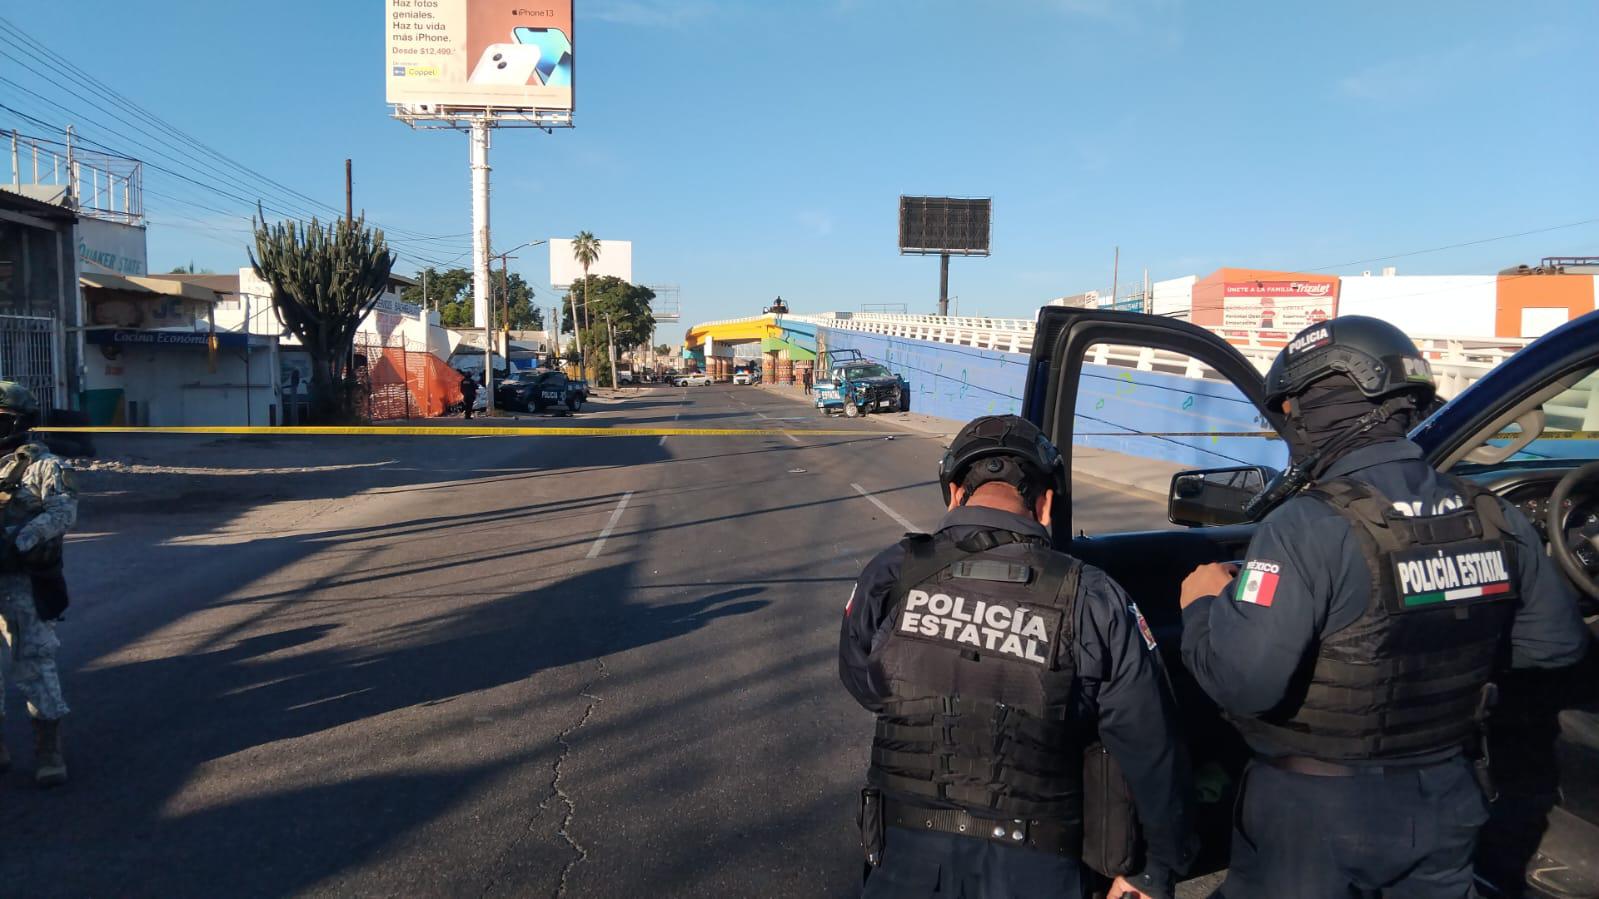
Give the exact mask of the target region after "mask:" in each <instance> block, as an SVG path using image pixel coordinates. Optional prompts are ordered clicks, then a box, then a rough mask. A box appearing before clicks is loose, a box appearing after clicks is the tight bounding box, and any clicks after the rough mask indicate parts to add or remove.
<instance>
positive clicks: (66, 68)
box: [0, 16, 470, 239]
mask: <svg viewBox="0 0 1599 899" xmlns="http://www.w3.org/2000/svg"><path fill="white" fill-rule="evenodd" d="M0 29H4V30H5V31H8V32H10V33H11V38H10V41H9V42H10V43H11V45H12V46H13V47H16V48H17V49H20V50H22V51H23V52H25V53H27V54H28V55H29V56H30V57H32V58H33V59H35V60H37V61H39V62H41V63H43V64H44V65H46V66H47V67H54V68H56V69H57V70H58V71H59V72H60V73H61V74H65V75H66V76H67V77H69V78H72V79H73V80H75V81H77V82H78V83H80V84H82V85H84V86H86V87H88V88H90V89H92V90H94V91H96V92H98V93H101V94H104V95H106V96H110V97H112V98H113V99H116V100H118V101H119V102H121V103H122V105H123V107H124V108H126V109H127V110H128V111H130V112H132V113H134V114H136V115H138V116H139V117H141V118H143V119H145V120H146V121H148V122H149V123H151V124H152V125H154V126H155V127H156V128H158V129H160V132H161V133H162V134H170V135H171V136H172V137H175V138H177V139H178V140H180V141H182V142H183V143H186V144H188V145H190V146H192V147H193V148H194V149H196V150H198V151H200V152H201V153H204V154H205V155H207V156H210V157H212V158H214V159H216V160H218V161H219V162H222V163H224V164H226V165H229V166H232V167H233V168H234V169H237V170H238V171H239V172H241V173H243V174H244V175H246V176H248V177H250V178H252V179H255V180H258V181H260V182H262V183H264V184H268V185H271V186H273V187H276V188H278V189H279V190H282V191H285V192H286V193H288V194H289V195H291V196H294V197H298V198H299V199H300V200H303V201H304V202H306V203H309V204H311V205H312V206H318V207H321V208H322V209H325V210H327V211H328V212H329V213H330V214H332V215H335V216H342V215H343V211H342V210H340V209H338V208H337V207H335V206H332V205H330V204H328V203H325V202H323V201H321V200H317V199H315V198H314V197H310V196H308V195H306V194H304V193H302V192H300V191H298V190H295V189H294V188H292V187H289V186H287V185H285V184H283V183H282V182H279V181H277V180H275V179H273V178H271V177H269V176H267V175H264V174H262V173H261V172H259V171H256V170H255V169H252V168H250V167H248V166H246V165H244V164H243V163H240V162H238V161H237V160H235V159H233V158H232V157H229V156H227V155H225V154H223V153H221V152H220V151H218V150H216V149H214V148H212V147H210V146H209V145H207V144H205V143H203V142H201V141H200V140H199V139H197V138H195V137H193V136H192V135H190V134H188V133H187V132H185V131H184V130H183V129H181V128H179V127H178V126H176V125H174V124H172V123H171V122H169V121H167V120H166V119H163V118H161V117H160V116H158V115H156V114H155V113H153V112H151V111H150V110H149V109H147V108H145V107H144V106H142V105H140V104H139V103H137V102H136V101H134V100H133V99H132V98H130V97H128V96H126V95H125V94H122V93H120V92H118V91H117V90H116V89H115V88H113V87H111V86H110V85H108V84H106V83H105V82H104V81H101V80H100V79H98V78H96V77H94V76H93V75H91V74H89V73H88V72H87V71H85V70H84V69H82V68H81V67H79V66H78V65H76V64H75V63H73V62H72V61H71V60H69V59H67V58H66V57H64V56H62V55H61V54H59V53H56V52H55V51H53V50H51V49H50V48H49V47H46V46H45V45H44V44H43V43H41V42H40V41H38V40H37V39H35V38H33V37H32V36H30V35H29V34H28V33H27V32H25V31H23V30H22V29H21V28H19V27H18V26H17V25H16V24H15V23H13V22H11V21H10V20H9V19H6V18H5V17H4V16H0ZM0 37H4V35H0ZM41 54H42V55H41ZM30 71H33V72H34V74H36V75H38V74H39V72H38V71H37V70H33V69H31V67H30ZM57 86H59V85H57ZM69 92H70V91H69ZM80 99H82V98H81V97H80ZM87 102H90V103H93V102H94V101H92V100H90V101H87ZM113 115H114V114H113ZM117 118H119V120H121V121H124V122H126V121H127V120H126V119H121V118H120V117H117ZM129 124H132V123H129ZM374 224H377V223H376V222H374ZM380 227H381V226H380ZM385 230H386V231H388V232H390V233H393V234H403V235H409V236H410V237H411V238H413V239H422V238H428V239H437V238H440V237H451V236H456V235H431V234H425V233H423V232H418V231H412V230H410V229H406V228H387V229H385ZM462 236H470V232H467V233H466V234H465V235H462Z"/></svg>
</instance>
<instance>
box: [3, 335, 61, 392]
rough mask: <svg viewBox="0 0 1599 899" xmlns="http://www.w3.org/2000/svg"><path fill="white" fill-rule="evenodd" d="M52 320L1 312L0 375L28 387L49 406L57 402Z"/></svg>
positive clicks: (54, 340) (54, 341) (54, 343)
mask: <svg viewBox="0 0 1599 899" xmlns="http://www.w3.org/2000/svg"><path fill="white" fill-rule="evenodd" d="M55 325H56V323H55V319H52V318H46V317H44V316H35V315H0V378H3V379H5V380H7V381H15V382H17V383H18V384H21V385H22V386H24V387H26V388H28V389H29V390H30V391H32V392H33V395H34V396H35V397H36V398H37V399H38V400H39V405H40V406H42V407H44V408H45V409H49V408H50V407H51V406H54V405H55V404H56V402H55V400H56V339H55V333H56V327H55Z"/></svg>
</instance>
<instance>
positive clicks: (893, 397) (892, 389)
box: [812, 350, 911, 418]
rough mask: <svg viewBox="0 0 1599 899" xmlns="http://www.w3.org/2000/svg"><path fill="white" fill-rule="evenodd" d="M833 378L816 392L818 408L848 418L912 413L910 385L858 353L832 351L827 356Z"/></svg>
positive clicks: (852, 351) (820, 383)
mask: <svg viewBox="0 0 1599 899" xmlns="http://www.w3.org/2000/svg"><path fill="white" fill-rule="evenodd" d="M827 363H828V365H827V367H828V373H829V376H828V378H827V379H825V380H821V381H817V382H816V384H815V385H813V387H812V389H813V391H814V394H815V396H816V408H818V409H820V410H822V411H823V412H826V413H827V414H829V415H833V414H837V413H843V414H844V416H845V417H847V418H855V417H857V416H861V415H866V414H869V413H872V412H908V411H910V408H911V390H910V385H909V384H906V383H905V379H904V378H902V377H900V376H899V375H896V374H894V373H893V372H891V371H889V370H888V369H887V368H886V367H884V366H882V365H879V364H878V363H876V362H873V361H871V360H870V359H867V358H866V357H864V356H862V355H861V354H860V352H859V351H858V350H832V351H830V352H828V354H827Z"/></svg>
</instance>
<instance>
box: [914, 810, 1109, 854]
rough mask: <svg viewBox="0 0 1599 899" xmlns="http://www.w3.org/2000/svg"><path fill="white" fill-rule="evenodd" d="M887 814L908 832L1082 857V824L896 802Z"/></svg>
mask: <svg viewBox="0 0 1599 899" xmlns="http://www.w3.org/2000/svg"><path fill="white" fill-rule="evenodd" d="M883 811H884V821H885V823H886V824H889V825H890V826H893V827H903V828H905V829H906V830H932V831H937V832H939V833H952V834H955V835H956V836H966V837H973V838H976V839H982V840H988V841H990V842H993V843H1004V844H1006V845H1007V846H1024V847H1026V848H1028V849H1036V850H1038V851H1039V852H1048V853H1050V854H1052V855H1062V856H1066V857H1069V858H1076V857H1078V856H1080V855H1081V854H1082V846H1083V826H1082V822H1080V821H1056V820H1050V819H1038V818H1033V819H1024V818H980V817H978V816H976V815H973V814H970V813H967V812H963V811H960V810H958V809H942V808H927V807H926V806H919V805H910V804H907V803H904V802H896V801H894V800H892V799H885V800H884V801H883Z"/></svg>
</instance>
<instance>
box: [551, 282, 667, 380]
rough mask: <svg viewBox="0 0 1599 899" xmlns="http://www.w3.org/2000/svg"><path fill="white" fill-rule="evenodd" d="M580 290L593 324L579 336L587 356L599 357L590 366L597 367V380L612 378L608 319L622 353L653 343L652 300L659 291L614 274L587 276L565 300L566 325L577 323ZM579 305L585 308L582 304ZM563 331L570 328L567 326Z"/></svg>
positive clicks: (618, 350) (574, 286) (619, 350)
mask: <svg viewBox="0 0 1599 899" xmlns="http://www.w3.org/2000/svg"><path fill="white" fill-rule="evenodd" d="M579 293H580V294H581V295H582V296H583V297H585V298H586V300H585V301H584V303H583V304H582V305H583V306H587V307H588V312H589V322H590V324H591V325H592V327H590V328H589V329H588V330H587V331H586V332H584V334H583V335H580V336H579V340H581V341H583V348H584V358H586V359H589V360H597V361H591V362H590V367H591V368H593V369H594V372H595V374H594V377H595V379H596V380H597V381H600V382H603V381H604V380H605V379H606V378H607V377H609V374H610V370H611V364H610V356H609V354H608V353H607V351H606V345H607V343H608V340H609V331H608V329H607V327H606V326H607V319H608V320H609V324H610V325H612V326H614V327H615V329H616V350H617V352H618V353H621V352H625V351H627V350H630V349H633V348H634V347H639V346H643V345H645V344H647V343H649V340H650V336H651V334H652V333H653V332H654V329H655V316H654V314H652V313H651V312H650V302H651V301H652V300H654V299H655V291H653V290H650V289H649V288H648V287H642V286H640V285H637V284H629V283H627V282H626V281H623V280H622V279H621V278H617V277H614V276H612V275H594V276H590V277H586V278H584V279H583V280H582V281H580V282H578V283H577V284H574V285H572V289H571V290H570V291H568V292H567V295H566V296H565V297H564V298H563V299H562V302H561V310H562V312H561V318H562V323H563V325H572V326H574V327H575V326H576V321H575V319H574V303H575V300H574V296H575V295H576V294H579ZM577 308H578V309H579V310H581V308H582V306H578V307H577ZM563 330H570V329H568V328H563Z"/></svg>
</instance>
